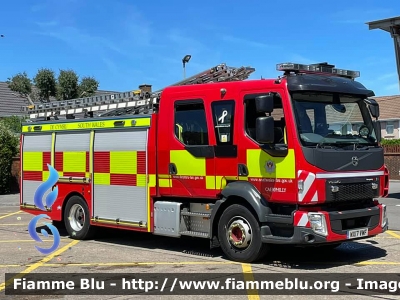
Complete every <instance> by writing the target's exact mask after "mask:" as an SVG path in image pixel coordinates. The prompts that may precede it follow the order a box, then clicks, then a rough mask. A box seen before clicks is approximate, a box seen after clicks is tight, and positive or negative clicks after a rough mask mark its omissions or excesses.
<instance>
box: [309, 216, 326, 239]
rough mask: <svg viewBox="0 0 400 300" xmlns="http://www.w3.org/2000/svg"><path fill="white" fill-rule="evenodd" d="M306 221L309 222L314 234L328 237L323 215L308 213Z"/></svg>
mask: <svg viewBox="0 0 400 300" xmlns="http://www.w3.org/2000/svg"><path fill="white" fill-rule="evenodd" d="M308 220H309V221H310V226H311V229H312V230H313V231H314V232H315V233H318V234H322V235H324V236H327V235H328V228H327V226H326V220H325V215H323V214H320V213H308Z"/></svg>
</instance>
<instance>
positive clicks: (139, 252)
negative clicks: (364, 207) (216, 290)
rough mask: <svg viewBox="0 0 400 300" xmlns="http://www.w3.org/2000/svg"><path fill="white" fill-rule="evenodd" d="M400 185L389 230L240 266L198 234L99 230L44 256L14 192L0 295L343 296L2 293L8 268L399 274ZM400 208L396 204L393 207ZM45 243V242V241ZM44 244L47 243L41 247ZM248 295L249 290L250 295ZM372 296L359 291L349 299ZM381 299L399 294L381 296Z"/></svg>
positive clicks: (3, 222)
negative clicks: (168, 235) (327, 249)
mask: <svg viewBox="0 0 400 300" xmlns="http://www.w3.org/2000/svg"><path fill="white" fill-rule="evenodd" d="M399 192H400V183H397V182H395V183H393V184H392V185H391V191H390V193H391V194H390V195H389V197H388V198H386V199H382V202H384V203H387V205H388V208H389V224H390V226H389V228H390V230H389V231H387V232H386V233H384V234H381V235H379V236H377V237H374V238H371V239H366V240H362V241H357V242H348V243H345V244H343V245H342V246H340V247H339V248H337V249H336V250H334V251H330V252H323V251H321V250H318V249H298V248H292V247H274V248H273V249H272V251H271V253H269V254H268V255H267V257H266V258H265V259H264V260H263V261H261V262H258V263H254V264H241V263H235V262H232V261H229V260H227V259H226V258H225V257H224V256H223V254H222V252H221V250H219V249H212V250H210V249H209V242H208V240H205V239H199V238H197V239H196V238H190V237H187V238H181V239H174V238H166V237H160V236H153V235H151V234H146V233H144V234H143V233H134V232H129V231H120V230H109V229H107V230H106V229H105V230H102V232H101V234H100V235H99V236H98V237H96V239H94V240H90V241H76V240H72V239H70V238H69V237H68V236H67V235H66V233H64V232H62V231H61V232H60V233H61V243H60V246H59V248H58V250H56V251H55V252H53V253H51V254H50V255H44V254H41V253H40V252H39V251H37V250H36V248H35V245H38V246H41V247H48V246H50V245H51V244H52V242H53V239H52V237H51V236H49V237H48V238H45V237H42V239H43V240H44V242H43V243H42V244H39V243H38V242H36V241H34V240H33V239H32V238H31V236H30V235H29V233H28V223H29V221H30V220H31V219H32V216H31V215H29V214H26V213H23V212H20V211H19V207H18V200H19V197H18V195H9V196H0V244H1V246H0V273H1V274H0V275H1V279H0V298H1V299H92V298H93V299H118V300H119V299H139V298H140V297H143V296H146V298H150V299H152V298H154V299H160V298H162V299H176V298H183V297H185V299H203V298H210V297H213V298H215V299H224V298H226V297H229V298H230V299H254V300H256V299H272V298H280V299H289V298H290V299H293V297H296V298H299V299H302V298H304V299H306V297H307V299H310V298H313V299H314V298H315V299H327V298H329V299H332V297H335V299H344V297H349V296H343V295H342V296H340V295H333V296H317V295H314V296H294V295H287V296H271V295H268V296H266V295H260V294H258V293H257V291H255V292H254V294H251V295H246V294H245V295H236V296H234V295H232V296H221V295H220V296H195V295H189V296H175V295H162V296H156V295H154V296H151V295H144V294H142V295H135V296H107V295H102V296H77V295H69V296H14V295H13V296H7V295H5V294H4V288H5V282H4V281H5V273H20V275H19V276H20V277H23V274H33V273H75V274H80V273H110V272H111V273H127V274H132V273H137V274H138V273H175V274H176V273H208V274H210V277H211V276H212V275H213V274H217V273H240V274H243V278H246V279H250V280H251V279H252V277H253V276H255V275H256V274H257V273H326V274H328V273H358V274H359V273H395V272H397V273H399V272H400V226H399V225H400V223H399V220H398V215H399V214H398V211H400V197H398V195H399ZM397 205H399V206H397ZM46 243H47V244H46ZM43 244H44V245H43ZM249 293H250V292H249ZM367 298H371V297H367V296H357V295H356V293H355V295H354V296H352V299H367ZM380 298H384V299H398V297H396V296H389V295H381V296H380Z"/></svg>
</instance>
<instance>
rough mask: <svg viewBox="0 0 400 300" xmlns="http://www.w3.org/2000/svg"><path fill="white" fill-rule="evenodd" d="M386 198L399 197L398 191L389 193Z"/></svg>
mask: <svg viewBox="0 0 400 300" xmlns="http://www.w3.org/2000/svg"><path fill="white" fill-rule="evenodd" d="M387 197H388V198H395V199H400V193H391V194H390V193H389V195H388V196H387Z"/></svg>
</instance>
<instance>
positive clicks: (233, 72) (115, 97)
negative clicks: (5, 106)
mask: <svg viewBox="0 0 400 300" xmlns="http://www.w3.org/2000/svg"><path fill="white" fill-rule="evenodd" d="M254 71H255V69H254V68H251V67H239V68H236V67H229V66H227V65H226V64H225V63H222V64H219V65H217V66H215V67H213V68H210V69H208V70H206V71H203V72H201V73H198V74H197V75H194V76H192V77H190V78H187V79H185V80H183V81H180V82H177V83H175V84H172V85H171V86H182V85H189V84H203V83H212V82H226V81H238V80H245V79H247V78H248V77H249V76H250V74H251V73H253V72H254ZM162 91H163V89H161V90H159V91H156V92H151V93H149V92H143V91H142V90H137V91H130V92H125V93H119V94H105V95H100V96H93V97H85V98H77V99H71V100H62V101H52V102H47V103H39V104H35V105H30V106H26V107H22V109H21V110H22V111H23V112H25V113H26V114H28V115H29V118H30V119H37V118H44V119H50V118H51V117H54V118H55V119H58V117H59V116H65V117H66V118H67V119H74V118H75V117H74V114H79V113H85V117H88V116H89V117H93V113H94V112H102V111H107V112H105V113H103V114H101V115H100V116H115V115H125V114H132V113H134V114H137V113H141V112H144V113H148V112H149V111H150V110H152V109H153V108H154V106H155V105H157V104H158V101H159V99H160V96H161V92H162ZM109 110H112V111H109Z"/></svg>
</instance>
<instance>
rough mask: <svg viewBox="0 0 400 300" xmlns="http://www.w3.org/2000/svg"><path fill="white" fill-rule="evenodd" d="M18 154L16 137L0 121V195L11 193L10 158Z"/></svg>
mask: <svg viewBox="0 0 400 300" xmlns="http://www.w3.org/2000/svg"><path fill="white" fill-rule="evenodd" d="M18 153H19V139H18V135H17V134H15V133H14V132H13V131H12V130H11V129H10V128H9V126H8V125H7V124H5V123H4V122H3V120H0V195H4V194H8V193H10V191H11V165H12V158H13V157H15V156H17V155H18Z"/></svg>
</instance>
